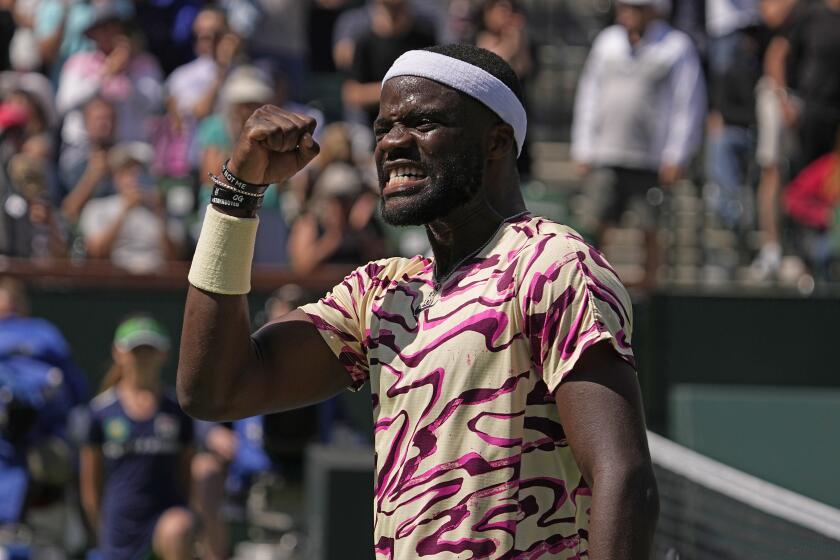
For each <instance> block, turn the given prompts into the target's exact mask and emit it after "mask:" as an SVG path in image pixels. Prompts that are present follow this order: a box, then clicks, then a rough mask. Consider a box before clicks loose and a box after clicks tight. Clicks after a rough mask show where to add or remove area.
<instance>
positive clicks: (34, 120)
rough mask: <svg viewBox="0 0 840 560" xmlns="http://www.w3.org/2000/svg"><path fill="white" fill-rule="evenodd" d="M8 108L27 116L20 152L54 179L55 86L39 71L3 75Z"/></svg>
mask: <svg viewBox="0 0 840 560" xmlns="http://www.w3.org/2000/svg"><path fill="white" fill-rule="evenodd" d="M0 83H2V88H3V91H4V92H6V95H5V96H4V100H3V104H4V105H13V106H16V107H18V108H20V109H21V110H22V111H23V112H24V113H25V115H26V124H25V125H24V128H23V131H22V132H23V137H22V139H21V140H22V144H21V146H20V151H21V152H23V153H25V154H27V155H30V156H33V157H35V158H37V159H38V160H40V161H41V163H42V165H44V166H45V167H47V168H49V169H45V171H46V172H47V174H48V176H49V180H52V179H53V178H54V177H53V170H52V165H53V161H54V159H55V147H54V142H53V137H54V134H53V132H54V130H53V126H54V125H55V110H54V108H53V97H54V92H53V88H52V85H51V84H50V83H49V81H48V80H47V79H46V78H44V77H43V76H42V75H40V74H37V73H35V72H23V73H20V72H8V73H4V74H2V75H0Z"/></svg>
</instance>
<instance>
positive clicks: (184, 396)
mask: <svg viewBox="0 0 840 560" xmlns="http://www.w3.org/2000/svg"><path fill="white" fill-rule="evenodd" d="M187 377H188V374H187V373H186V372H184V371H182V370H181V369H179V370H178V377H177V383H176V395H177V397H178V404H179V406H180V407H181V410H183V411H184V412H186V413H187V414H188V415H189V416H191V417H193V418H195V419H196V420H205V421H207V422H221V421H224V420H226V419H227V416H228V410H227V408H228V405H227V403H225V402H223V399H219V398H214V397H213V396H211V395H208V394H206V393H205V392H204V391H201V390H200V389H199V388H198V387H196V386H195V384H190V383H188V382H186V381H185V379H186V378H187Z"/></svg>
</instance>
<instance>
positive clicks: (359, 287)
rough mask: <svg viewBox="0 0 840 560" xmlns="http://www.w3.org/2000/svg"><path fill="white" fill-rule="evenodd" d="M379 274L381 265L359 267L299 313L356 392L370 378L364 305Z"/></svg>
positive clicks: (369, 264) (377, 263)
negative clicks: (316, 332)
mask: <svg viewBox="0 0 840 560" xmlns="http://www.w3.org/2000/svg"><path fill="white" fill-rule="evenodd" d="M381 270H382V266H381V263H380V262H372V263H368V264H367V265H365V266H362V267H359V268H357V269H356V270H354V271H353V272H352V273H350V274H349V275H348V276H346V277H345V278H344V280H343V281H342V282H341V284H338V285H337V286H336V287H334V288H333V289H332V291H331V292H330V293H328V294H327V295H326V296H324V297H323V298H321V299H320V300H319V301H318V302H316V303H311V304H309V305H304V306H302V307H301V308H300V309H301V310H302V311H303V312H304V313H306V314H307V315H308V316H309V319H310V320H311V321H312V323H313V324H314V325H315V328H317V329H318V331H319V332H320V333H321V336H322V337H323V338H324V340H325V341H326V343H327V344H328V345H329V347H330V349H331V350H332V351H333V354H335V356H336V358H338V360H339V361H340V362H341V365H342V366H344V369H345V370H347V373H348V374H350V377H351V378H352V379H353V383H352V385H351V389H353V390H358V389H359V388H360V387H361V386H362V385H363V384H364V382H365V380H366V379H368V377H369V375H370V364H369V363H368V358H367V349H366V346H365V339H366V338H367V331H368V326H367V324H368V322H367V313H366V311H365V309H366V302H367V301H368V300H369V298H370V294H371V290H372V287H373V285H374V284H375V279H376V278H377V277H378V273H379V271H381Z"/></svg>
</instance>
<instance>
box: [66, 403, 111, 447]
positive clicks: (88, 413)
mask: <svg viewBox="0 0 840 560" xmlns="http://www.w3.org/2000/svg"><path fill="white" fill-rule="evenodd" d="M74 422H75V423H76V424H75V426H74V431H75V433H76V436H77V438H78V440H79V441H80V442H81V444H82V445H96V446H101V445H102V444H103V443H105V434H104V432H103V431H102V422H101V420H100V419H99V418H98V417H97V415H96V414H94V413H93V410H91V409H90V408H88V409H87V410H84V409H81V410H79V411H78V412H77V413H76V416H75V418H74Z"/></svg>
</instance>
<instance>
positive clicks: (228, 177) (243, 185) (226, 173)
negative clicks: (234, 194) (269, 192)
mask: <svg viewBox="0 0 840 560" xmlns="http://www.w3.org/2000/svg"><path fill="white" fill-rule="evenodd" d="M229 161H230V160H227V161H226V162H224V163H223V164H222V177H224V178H225V181H227V182H228V183H230V184H231V186H234V187H236V188H238V189H242V190H246V191H247V190H248V189H251V190H256V191H265V190H266V189H267V188H268V187H269V185H268V184H265V185H259V184H256V183H249V182H247V181H243V180H242V179H240V178H239V177H237V176H236V175H234V174H233V173H231V172H230V169H228V166H227V164H228V162H229Z"/></svg>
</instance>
